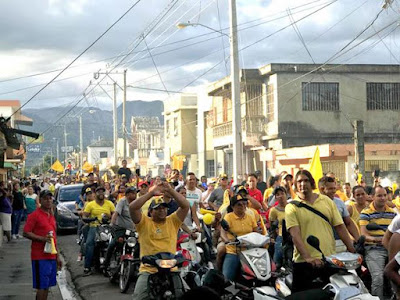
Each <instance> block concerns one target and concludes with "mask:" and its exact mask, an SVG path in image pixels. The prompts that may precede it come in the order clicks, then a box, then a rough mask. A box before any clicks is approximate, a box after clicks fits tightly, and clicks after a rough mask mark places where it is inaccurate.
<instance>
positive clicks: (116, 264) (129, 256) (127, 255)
mask: <svg viewBox="0 0 400 300" xmlns="http://www.w3.org/2000/svg"><path fill="white" fill-rule="evenodd" d="M116 243H117V245H116V247H115V250H114V253H113V256H114V260H113V261H111V262H110V271H109V274H108V276H109V278H110V282H115V281H116V280H117V279H118V284H119V289H120V292H121V293H125V292H126V291H127V290H128V288H129V286H130V284H131V282H133V281H136V279H137V277H138V274H139V267H140V258H139V251H140V249H139V242H138V234H137V232H134V231H133V230H130V229H126V230H124V234H123V235H121V236H119V237H116Z"/></svg>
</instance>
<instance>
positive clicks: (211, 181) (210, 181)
mask: <svg viewBox="0 0 400 300" xmlns="http://www.w3.org/2000/svg"><path fill="white" fill-rule="evenodd" d="M217 181H218V180H217V178H215V177H213V178H210V179H208V180H207V184H214V183H217Z"/></svg>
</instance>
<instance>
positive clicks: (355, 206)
mask: <svg viewBox="0 0 400 300" xmlns="http://www.w3.org/2000/svg"><path fill="white" fill-rule="evenodd" d="M353 198H354V200H355V202H353V201H350V202H349V204H348V205H347V210H348V211H349V214H350V218H351V219H352V220H353V222H354V223H355V224H356V225H357V228H358V231H360V224H359V221H360V213H361V211H362V210H363V209H364V208H366V207H367V205H368V203H367V193H366V191H365V188H364V187H363V186H361V185H356V186H355V187H353Z"/></svg>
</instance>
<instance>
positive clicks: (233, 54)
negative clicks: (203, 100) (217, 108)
mask: <svg viewBox="0 0 400 300" xmlns="http://www.w3.org/2000/svg"><path fill="white" fill-rule="evenodd" d="M229 20H230V36H229V42H230V62H231V76H230V77H231V92H232V94H231V95H232V135H233V147H232V148H233V180H234V182H235V183H238V175H242V174H243V172H242V170H243V168H242V155H243V149H242V133H241V131H242V119H241V111H240V110H241V109H240V69H239V50H238V39H237V17H236V0H230V1H229ZM176 26H177V27H178V28H179V29H182V28H185V27H187V26H201V27H205V28H207V29H209V30H212V31H215V32H218V33H221V34H223V35H226V36H228V35H227V34H225V33H223V32H222V31H220V30H216V29H213V28H211V27H208V26H206V25H203V24H199V23H189V22H188V23H178V24H177V25H176Z"/></svg>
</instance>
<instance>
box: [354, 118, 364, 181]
mask: <svg viewBox="0 0 400 300" xmlns="http://www.w3.org/2000/svg"><path fill="white" fill-rule="evenodd" d="M353 129H354V149H355V151H354V158H355V162H356V164H357V166H358V172H359V173H360V174H362V175H363V176H365V152H364V121H361V120H356V121H354V122H353Z"/></svg>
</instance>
